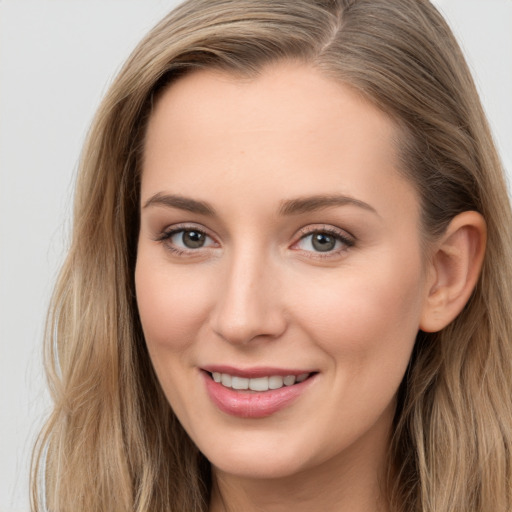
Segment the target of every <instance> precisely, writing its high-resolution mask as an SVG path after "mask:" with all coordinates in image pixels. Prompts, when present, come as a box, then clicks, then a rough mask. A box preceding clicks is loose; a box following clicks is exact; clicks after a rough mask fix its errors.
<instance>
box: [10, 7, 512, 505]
mask: <svg viewBox="0 0 512 512" xmlns="http://www.w3.org/2000/svg"><path fill="white" fill-rule="evenodd" d="M177 3H178V2H177V0H3V1H2V0H0V512H22V511H23V512H26V511H28V510H29V507H28V471H29V469H28V468H29V457H30V451H31V447H32V444H33V442H34V439H35V436H36V434H37V431H38V429H39V428H40V426H41V423H42V419H43V417H44V416H45V414H46V413H47V412H48V410H49V402H48V397H47V394H46V391H45V382H44V376H43V371H42V364H41V340H42V333H43V326H44V317H45V312H46V308H47V303H48V299H49V294H50V292H51V289H52V285H53V281H54V278H55V275H56V272H57V269H58V267H59V264H60V262H61V261H62V258H63V255H64V253H65V247H66V243H67V242H66V241H67V235H68V226H69V221H70V215H71V207H72V201H71V195H72V188H73V180H74V174H75V172H76V167H77V161H78V157H79V153H80V148H81V144H82V141H83V139H84V135H85V133H86V131H87V128H88V125H89V123H90V120H91V118H92V115H93V113H94V111H95V108H96V107H97V105H98V103H99V101H100V98H101V96H102V95H103V93H104V92H105V91H106V88H107V86H108V84H109V82H110V81H111V79H112V77H113V76H114V75H115V73H116V71H117V70H119V67H120V65H121V63H122V62H123V61H124V59H125V58H126V57H127V56H128V54H129V53H130V51H131V49H132V48H133V47H134V46H135V44H136V43H137V42H138V40H139V39H140V38H141V37H142V35H143V34H144V33H145V32H146V31H147V30H148V29H149V28H150V27H151V26H152V25H154V23H156V21H158V19H159V18H161V17H162V16H163V15H164V14H165V13H166V12H167V11H168V10H170V9H171V8H172V7H173V6H174V5H176V4H177ZM435 3H436V4H437V5H438V6H439V7H440V8H441V9H442V11H443V12H444V13H445V14H446V16H447V18H448V20H449V22H450V23H451V25H452V27H453V28H454V30H455V32H456V34H457V36H458V37H459V40H460V41H461V42H462V45H463V48H464V50H465V52H466V55H467V57H468V60H469V62H470V65H471V67H472V69H473V71H474V74H475V77H476V81H477V84H478V86H479V89H480V92H481V95H482V99H483V102H484V106H485V109H486V111H487V113H488V115H489V117H490V120H491V125H492V128H493V130H494V133H495V136H496V140H497V143H498V147H499V149H500V152H501V155H502V158H503V161H504V164H505V167H506V169H507V170H508V173H509V176H511V177H512V0H436V1H435Z"/></svg>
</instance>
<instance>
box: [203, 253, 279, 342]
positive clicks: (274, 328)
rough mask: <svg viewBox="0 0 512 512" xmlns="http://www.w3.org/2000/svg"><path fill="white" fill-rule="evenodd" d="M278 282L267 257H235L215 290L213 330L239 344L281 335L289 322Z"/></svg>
mask: <svg viewBox="0 0 512 512" xmlns="http://www.w3.org/2000/svg"><path fill="white" fill-rule="evenodd" d="M279 281H280V280H279V279H278V269H277V268H274V266H272V264H270V263H269V261H268V259H265V258H262V257H258V256H256V255H252V254H245V255H238V256H233V258H232V259H231V260H230V261H229V262H227V263H226V271H225V272H223V274H222V279H220V283H219V290H218V292H217V293H216V298H217V301H216V303H215V307H214V309H213V312H212V317H211V320H212V328H213V331H214V332H215V333H216V334H217V335H218V336H220V337H221V338H222V339H224V340H225V341H227V342H229V343H231V344H237V345H245V344H248V343H249V342H252V344H254V342H255V341H256V340H261V341H263V340H271V339H276V338H278V337H279V336H281V335H282V334H283V333H284V331H285V330H286V326H287V321H286V315H285V311H284V308H283V304H282V301H281V293H280V286H279ZM252 344H251V345H252Z"/></svg>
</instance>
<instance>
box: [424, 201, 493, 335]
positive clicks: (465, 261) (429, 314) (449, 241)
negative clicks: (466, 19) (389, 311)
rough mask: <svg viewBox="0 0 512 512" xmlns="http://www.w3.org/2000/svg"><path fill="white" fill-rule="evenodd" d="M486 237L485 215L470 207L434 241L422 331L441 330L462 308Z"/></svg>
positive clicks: (470, 290)
mask: <svg viewBox="0 0 512 512" xmlns="http://www.w3.org/2000/svg"><path fill="white" fill-rule="evenodd" d="M486 239H487V227H486V224H485V220H484V218H483V217H482V215H480V214H479V213H477V212H474V211H469V212H463V213H460V214H459V215H457V216H456V217H454V218H453V219H452V221H451V222H450V224H449V225H448V228H447V229H446V231H445V233H444V234H443V235H442V236H441V238H440V239H439V240H438V241H436V242H435V244H434V248H433V252H432V255H431V259H430V262H429V268H428V274H427V275H428V276H429V282H428V283H427V292H428V295H427V297H426V300H425V302H424V305H423V310H422V316H421V322H420V329H421V330H422V331H425V332H437V331H440V330H441V329H443V328H444V327H446V326H447V325H448V324H449V323H450V322H451V321H452V320H453V319H454V318H455V317H456V316H457V315H458V314H459V313H460V312H461V311H462V309H463V308H464V306H465V305H466V303H467V301H468V300H469V297H470V296H471V292H472V291H473V289H474V287H475V285H476V283H477V280H478V276H479V274H480V269H481V268H482V262H483V259H484V253H485V244H486Z"/></svg>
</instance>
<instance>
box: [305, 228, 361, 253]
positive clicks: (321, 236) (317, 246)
mask: <svg viewBox="0 0 512 512" xmlns="http://www.w3.org/2000/svg"><path fill="white" fill-rule="evenodd" d="M344 245H345V246H350V245H352V244H351V243H350V241H349V240H347V239H345V238H344V237H342V236H341V235H339V234H337V233H329V232H326V231H314V232H313V233H310V234H308V235H305V236H303V237H302V238H301V239H300V240H299V241H298V243H297V247H298V248H299V249H301V250H303V251H313V252H332V251H336V250H338V249H341V248H342V247H343V246H344Z"/></svg>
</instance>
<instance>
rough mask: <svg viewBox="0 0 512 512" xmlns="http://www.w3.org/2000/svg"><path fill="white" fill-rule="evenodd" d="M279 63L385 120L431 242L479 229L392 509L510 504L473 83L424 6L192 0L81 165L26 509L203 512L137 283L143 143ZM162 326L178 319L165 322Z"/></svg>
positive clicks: (425, 337)
mask: <svg viewBox="0 0 512 512" xmlns="http://www.w3.org/2000/svg"><path fill="white" fill-rule="evenodd" d="M284 60H288V61H289V60H293V61H298V62H301V63H305V64H308V65H310V66H311V67H312V68H314V69H317V70H320V72H322V73H324V75H325V76H328V77H330V78H332V79H333V80H337V81H340V82H341V83H344V84H347V85H349V86H351V87H352V88H354V89H355V90H357V91H359V92H360V93H361V94H362V95H363V96H364V97H365V98H366V99H367V100H368V101H370V102H371V103H372V104H374V105H375V106H376V107H377V108H379V109H381V110H382V111H384V112H385V113H387V114H388V115H389V116H390V118H392V119H393V120H394V121H395V122H396V125H397V126H398V127H399V132H400V138H399V141H398V145H399V151H400V157H401V167H402V168H401V170H400V171H401V172H403V175H404V176H405V177H406V179H409V180H410V181H411V183H413V185H414V186H415V188H416V190H417V192H418V195H419V197H420V201H421V207H422V229H423V235H424V239H425V240H432V239H435V238H436V237H437V236H439V235H440V234H442V233H443V231H444V230H445V228H446V227H447V225H448V223H449V222H450V220H451V219H452V218H453V217H454V216H455V215H457V214H459V213H461V212H463V211H467V210H475V211H478V212H480V213H481V214H482V215H483V217H484V218H485V220H486V222H487V229H488V242H487V251H486V257H485V261H484V264H483V269H482V272H481V276H480V278H479V281H478V283H477V286H476V288H475V290H474V292H473V294H472V296H471V299H470V300H469V302H468V304H467V305H466V307H465V309H464V310H463V311H462V313H461V314H460V315H459V316H458V317H457V318H456V319H455V320H454V321H453V322H452V323H451V324H450V325H449V326H448V327H446V328H445V329H443V330H442V331H441V332H438V333H424V332H420V333H419V334H418V337H417V340H416V344H415V347H414V352H413V356H412V359H411V362H410V365H409V368H408V370H407V374H406V375H405V377H404V380H403V383H402V385H401V387H400V390H399V397H398V408H397V412H396V417H395V425H394V436H393V439H392V443H391V447H390V453H389V467H390V472H389V482H388V484H389V499H390V503H391V508H392V510H393V511H394V512H398V511H400V512H434V511H435V512H454V511H455V512H510V511H511V510H512V314H511V313H512V238H511V236H512V235H511V232H512V216H511V210H510V203H509V199H508V195H507V186H506V183H505V179H504V173H503V169H502V167H501V164H500V161H499V158H498V156H497V152H496V150H495V147H494V144H493V140H492V136H491V134H490V130H489V127H488V124H487V121H486V118H485V115H484V113H483V110H482V107H481V104H480V101H479V99H478V94H477V91H476V89H475V86H474V83H473V80H472V78H471V75H470V72H469V70H468V68H467V65H466V63H465V61H464V58H463V55H462V53H461V51H460V49H459V46H458V45H457V42H456V40H455V38H454V36H453V34H452V33H451V31H450V29H449V27H448V26H447V24H446V22H445V21H444V19H443V18H442V16H441V15H440V14H439V13H438V12H437V10H436V9H435V8H434V7H433V6H432V5H431V4H430V3H429V2H428V1H427V0H189V1H187V2H185V3H183V4H182V5H180V6H179V7H178V8H177V9H175V10H174V11H172V12H171V13H170V14H169V15H168V16H167V17H166V18H164V19H163V20H162V21H161V22H160V23H159V24H158V25H157V26H156V27H155V28H154V29H153V30H152V31H151V32H150V33H149V34H148V35H147V36H146V37H145V39H144V40H143V41H142V42H141V43H140V44H139V45H138V47H137V48H136V49H135V50H134V52H133V53H132V55H131V57H130V58H129V60H128V61H127V63H126V64H125V66H124V67H123V69H122V70H121V72H120V73H119V75H118V77H117V78H116V80H115V81H114V83H113V84H112V86H111V88H110V90H109V91H108V93H107V95H106V97H105V99H104V100H103V103H102V104H101V107H100V109H99V111H98V113H97V115H96V117H95V120H94V122H93V125H92V128H91V130H90V133H89V135H88V139H87V142H86V145H85V148H84V151H83V154H82V158H81V164H80V169H79V175H78V180H77V189H76V197H75V209H74V219H73V231H72V239H71V247H70V250H69V255H68V257H67V260H66V262H65V264H64V266H63V269H62V271H61V274H60V277H59V280H58V283H57V286H56V289H55V293H54V296H53V300H52V303H51V309H50V313H49V317H48V326H47V337H46V344H45V356H46V365H47V372H48V378H49V384H50V388H51V393H52V396H53V400H54V404H55V405H54V409H53V412H52V414H51V416H50V418H49V420H48V422H47V424H46V426H45V428H44V430H43V432H42V433H41V435H40V438H39V441H38V444H37V446H36V449H35V452H34V458H33V468H32V480H33V483H32V507H33V510H34V511H37V512H38V511H42V510H46V509H47V510H49V511H51V512H106V511H108V512H127V511H132V512H199V511H201V512H204V511H206V510H207V507H208V501H209V492H210V467H209V463H208V461H207V460H206V459H205V458H204V456H203V455H202V454H201V453H199V451H198V450H197V448H196V447H195V446H194V444H193V443H192V441H191V440H190V438H189V437H188V435H187V434H186V433H185V432H184V430H183V429H182V427H181V425H180V424H179V422H178V420H177V419H176V417H175V415H174V413H173V411H172V409H171V407H170V405H169V404H168V402H167V400H166V398H165V396H164V394H163V392H162V390H161V388H160V385H159V383H158V381H157V379H156V376H155V374H154V372H153V369H152V367H151V363H150V360H149V356H148V353H147V349H146V346H145V342H144V338H143V334H142V329H141V325H140V321H139V317H138V312H137V304H136V297H135V287H134V268H135V261H136V248H137V237H138V231H139V209H140V205H139V200H140V198H139V195H140V173H141V160H142V153H143V147H144V136H145V130H146V126H147V121H148V118H149V116H150V114H151V109H152V105H153V102H154V101H155V100H156V98H157V96H158V94H159V93H161V91H163V90H164V88H165V87H168V86H169V85H170V84H172V83H173V81H174V80H177V79H179V77H180V76H182V75H183V74H185V73H190V72H193V70H197V69H204V68H210V69H218V70H223V71H225V72H227V73H231V74H235V75H240V76H244V77H249V78H250V77H255V76H257V75H258V74H259V73H260V72H261V71H262V70H263V69H264V67H265V66H267V65H270V64H272V63H276V62H279V61H284ZM170 314H172V312H170Z"/></svg>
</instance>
